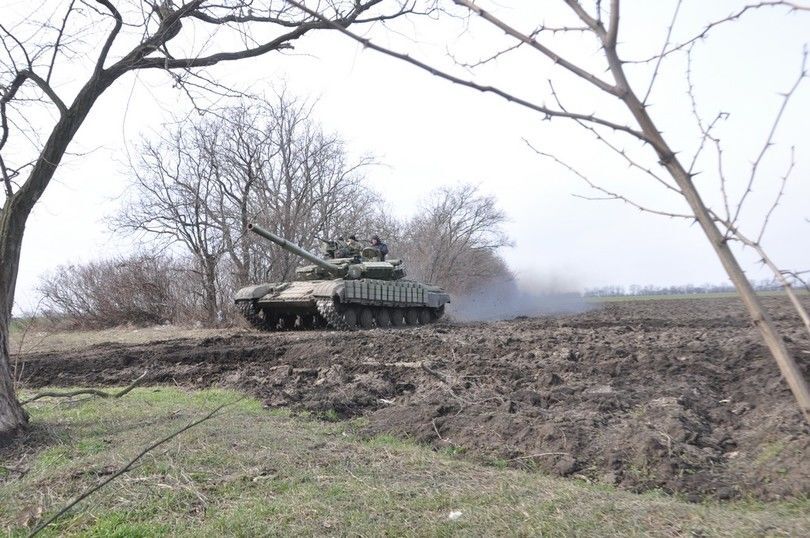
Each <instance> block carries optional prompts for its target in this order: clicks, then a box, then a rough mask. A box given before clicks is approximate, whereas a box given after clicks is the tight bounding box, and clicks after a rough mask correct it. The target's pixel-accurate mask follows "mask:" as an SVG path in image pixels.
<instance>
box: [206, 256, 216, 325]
mask: <svg viewBox="0 0 810 538" xmlns="http://www.w3.org/2000/svg"><path fill="white" fill-rule="evenodd" d="M202 265H203V267H202V274H203V288H204V289H203V298H204V300H205V315H206V318H207V321H208V323H209V324H210V325H213V324H215V323H216V322H217V321H219V320H218V314H219V301H218V300H217V262H216V260H212V259H209V258H206V259H204V260H203V261H202Z"/></svg>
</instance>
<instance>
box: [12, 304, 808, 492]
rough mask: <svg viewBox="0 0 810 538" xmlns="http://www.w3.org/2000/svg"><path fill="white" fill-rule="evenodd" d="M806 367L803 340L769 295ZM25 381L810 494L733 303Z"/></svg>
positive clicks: (168, 358) (455, 327)
mask: <svg viewBox="0 0 810 538" xmlns="http://www.w3.org/2000/svg"><path fill="white" fill-rule="evenodd" d="M764 300H765V301H766V305H767V306H768V308H769V310H770V311H771V312H772V313H773V315H774V317H775V319H776V321H777V323H778V324H779V326H780V328H781V330H782V331H783V334H784V335H785V336H786V340H787V343H788V347H789V348H790V351H791V352H792V353H793V355H794V356H795V357H796V359H797V360H798V361H799V363H800V366H801V368H802V370H803V372H804V375H805V376H807V375H808V373H809V372H810V337H808V335H807V333H806V332H804V329H803V328H802V326H801V323H800V321H799V319H798V317H797V316H796V314H795V312H793V311H791V309H790V305H789V304H788V303H787V301H786V300H784V299H783V298H780V297H768V298H765V299H764ZM19 359H20V361H21V362H22V363H23V368H24V369H23V372H24V378H25V379H24V383H25V386H27V387H29V388H36V387H42V386H98V385H127V384H129V383H130V381H131V380H133V379H135V378H136V377H138V376H139V375H141V374H142V373H143V371H144V370H148V374H147V376H146V379H147V380H148V381H147V382H148V384H177V385H180V386H188V387H211V386H225V387H236V388H239V389H242V390H245V391H247V392H249V393H251V394H254V395H256V396H258V397H259V398H261V399H262V400H263V401H264V402H265V403H266V405H267V406H269V407H291V408H293V409H301V410H308V411H313V412H316V413H324V416H325V417H329V418H332V419H334V418H347V417H356V416H359V415H362V416H363V417H365V420H364V423H365V424H367V426H366V430H367V432H368V433H369V434H380V433H390V434H394V435H400V436H407V437H410V438H414V439H416V440H418V441H420V442H424V443H429V444H432V445H434V446H436V447H437V448H447V449H450V450H453V451H456V452H465V453H467V454H469V455H470V456H471V457H474V458H480V459H482V460H489V461H493V462H496V463H498V464H508V465H515V466H525V467H529V468H536V469H541V470H543V471H546V472H549V473H552V474H557V475H562V476H569V475H573V476H578V477H580V478H584V479H587V480H589V481H593V482H599V483H609V484H614V485H617V486H619V487H622V488H626V489H629V490H632V491H644V490H650V489H660V490H664V491H666V492H673V493H681V494H683V495H684V496H686V498H688V499H692V500H700V499H703V498H707V497H709V498H717V499H729V498H740V497H752V498H758V499H767V500H770V499H778V498H788V497H799V496H805V495H808V494H810V427H808V425H807V423H806V422H805V421H804V419H803V418H802V416H801V414H800V413H799V412H798V410H797V407H796V404H795V403H794V400H793V398H792V396H791V394H790V391H789V390H788V388H787V385H786V383H785V382H784V381H783V380H782V378H781V377H780V374H779V370H778V368H777V366H776V364H775V363H774V361H773V360H772V359H771V358H770V357H769V356H768V354H767V351H766V350H765V348H764V347H763V345H762V344H761V342H760V339H759V336H758V333H757V332H756V330H755V329H754V328H753V327H752V326H751V323H750V321H749V320H748V318H747V316H746V314H745V312H744V310H743V308H742V305H741V303H740V302H739V301H738V300H737V299H680V300H657V301H627V302H615V303H606V304H603V305H597V306H595V308H594V309H592V310H590V311H588V312H585V313H581V314H572V315H565V316H547V317H540V318H521V319H514V320H510V321H499V322H491V323H467V324H453V323H451V322H444V323H440V324H437V325H431V326H426V327H418V328H410V329H402V330H389V331H382V330H369V331H357V332H352V333H340V332H329V331H308V332H284V333H251V332H249V333H237V334H232V335H217V336H215V337H207V338H181V339H174V340H169V341H162V342H154V343H147V344H126V345H125V344H114V343H104V344H96V345H93V346H91V347H88V348H86V349H80V350H70V351H64V352H47V353H30V354H25V355H22V356H21V357H19Z"/></svg>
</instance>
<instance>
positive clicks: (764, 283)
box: [583, 279, 782, 297]
mask: <svg viewBox="0 0 810 538" xmlns="http://www.w3.org/2000/svg"><path fill="white" fill-rule="evenodd" d="M751 284H753V286H754V289H755V290H757V291H778V290H781V289H782V286H781V285H780V284H779V283H778V282H776V281H775V280H767V279H766V280H752V281H751ZM735 291H736V290H735V288H734V286H733V285H731V284H728V283H726V284H700V285H694V284H685V285H681V286H654V285H646V286H640V285H638V284H633V285H632V286H626V287H625V286H600V287H598V288H586V289H585V292H584V294H583V295H584V296H585V297H632V296H645V295H695V294H702V293H734V292H735Z"/></svg>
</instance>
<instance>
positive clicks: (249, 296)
mask: <svg viewBox="0 0 810 538" xmlns="http://www.w3.org/2000/svg"><path fill="white" fill-rule="evenodd" d="M272 289H273V284H257V285H255V286H245V287H244V288H242V289H241V290H239V291H237V292H236V295H235V296H234V300H235V301H250V300H253V299H259V298H260V297H264V296H265V295H267V294H268V293H270V290H272Z"/></svg>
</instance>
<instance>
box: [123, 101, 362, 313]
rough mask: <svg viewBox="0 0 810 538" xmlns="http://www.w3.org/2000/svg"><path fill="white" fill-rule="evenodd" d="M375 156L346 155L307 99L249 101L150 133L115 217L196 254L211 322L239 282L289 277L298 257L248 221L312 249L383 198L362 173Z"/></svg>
mask: <svg viewBox="0 0 810 538" xmlns="http://www.w3.org/2000/svg"><path fill="white" fill-rule="evenodd" d="M211 116H214V118H213V119H211ZM369 162H370V159H369V158H367V157H361V158H359V159H357V160H355V161H350V160H349V157H348V156H347V154H346V150H345V148H344V145H343V142H342V140H341V139H340V138H339V137H338V136H337V135H335V134H329V133H325V132H324V131H323V129H322V128H321V127H320V126H319V125H318V124H317V123H315V122H314V121H313V120H312V118H311V107H309V106H308V105H306V103H303V102H298V101H296V100H295V99H292V98H290V97H289V96H287V95H286V94H285V93H281V94H279V95H278V97H277V99H276V100H274V101H273V102H261V101H251V102H243V103H242V104H240V105H237V106H234V107H229V108H227V109H224V110H217V111H216V112H215V113H213V114H208V115H206V116H205V117H199V118H195V119H193V120H191V121H184V122H181V123H179V124H178V126H176V127H175V128H174V129H173V130H172V132H171V134H170V135H169V136H166V137H164V138H163V139H162V140H160V141H159V142H154V143H151V142H145V143H144V144H143V147H142V148H141V159H140V162H139V163H138V164H136V165H134V168H133V174H134V187H135V188H134V189H133V194H134V196H133V198H132V200H131V201H130V202H129V203H128V204H127V205H126V206H125V207H124V208H123V210H122V211H121V213H120V214H119V215H118V216H117V217H116V218H115V219H114V221H113V224H114V226H115V227H116V228H117V229H119V230H124V231H127V232H141V233H145V234H147V235H148V236H151V237H153V238H155V239H156V240H157V241H164V242H166V243H173V242H177V243H180V244H182V245H183V247H184V249H185V250H186V251H187V252H188V253H189V254H190V255H191V256H193V258H194V259H195V260H196V265H197V267H198V270H197V271H196V273H197V276H198V277H199V279H198V280H199V282H200V289H201V290H202V294H201V298H202V303H203V304H204V305H205V311H206V316H205V320H206V321H207V322H209V323H212V322H214V321H216V320H217V319H218V318H219V317H220V313H222V314H224V313H225V311H226V310H227V309H228V306H229V304H230V299H231V297H232V294H231V292H232V291H233V289H234V288H239V287H241V286H244V285H246V284H248V283H249V282H251V281H253V282H255V281H262V280H268V279H271V280H284V279H287V278H290V277H291V276H292V273H293V271H294V269H295V268H296V266H297V265H298V264H299V262H300V260H299V258H298V257H296V256H294V255H292V254H290V253H289V252H287V251H285V250H283V249H280V248H277V247H276V246H275V245H272V244H270V243H268V242H266V241H262V240H257V239H256V238H255V236H254V235H253V234H248V233H246V229H247V224H248V223H249V222H254V221H256V222H260V223H261V224H262V225H263V226H265V227H268V228H270V229H273V230H275V231H277V233H279V234H281V235H283V236H285V237H287V238H290V239H291V240H293V241H296V242H297V243H298V244H300V245H303V246H305V247H306V248H308V249H312V248H314V247H315V245H316V244H317V243H318V241H317V239H318V237H319V236H329V235H333V234H335V233H337V231H338V230H339V229H341V228H342V227H344V226H351V227H356V226H358V225H361V224H362V223H363V222H364V220H363V217H364V216H365V215H366V214H368V213H372V214H373V213H374V212H375V205H378V204H377V202H378V197H377V195H376V193H374V192H373V191H371V190H369V189H368V188H366V187H365V185H364V177H363V176H362V174H361V171H362V168H363V167H364V166H366V165H367V164H369Z"/></svg>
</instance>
